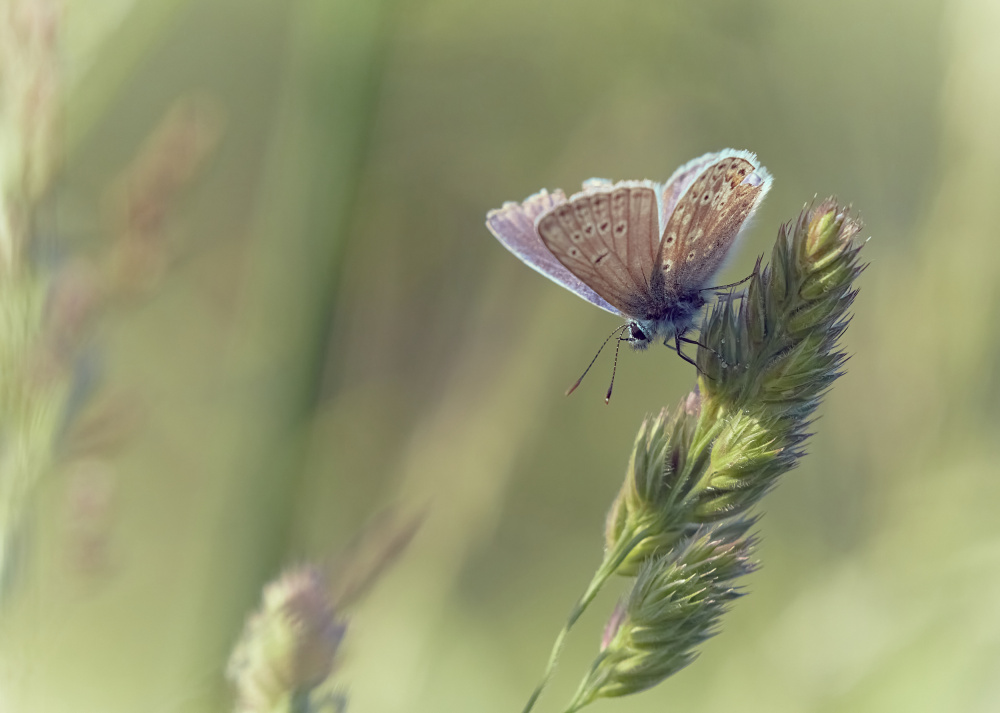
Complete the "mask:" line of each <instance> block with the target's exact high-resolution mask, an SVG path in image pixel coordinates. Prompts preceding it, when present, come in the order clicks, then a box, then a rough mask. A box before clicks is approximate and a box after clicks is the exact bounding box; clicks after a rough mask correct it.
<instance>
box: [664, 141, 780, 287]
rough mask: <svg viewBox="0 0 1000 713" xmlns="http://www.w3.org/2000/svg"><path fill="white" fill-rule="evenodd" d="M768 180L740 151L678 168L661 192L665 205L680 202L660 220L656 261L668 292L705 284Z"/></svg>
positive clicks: (750, 156) (767, 186)
mask: <svg viewBox="0 0 1000 713" xmlns="http://www.w3.org/2000/svg"><path fill="white" fill-rule="evenodd" d="M771 182H772V179H771V176H770V174H769V173H768V172H767V169H765V168H764V167H763V166H761V165H760V163H759V162H758V161H757V157H756V156H754V155H753V154H751V153H749V152H745V151H731V150H730V151H725V152H722V153H719V154H709V155H706V156H703V157H701V158H700V159H695V161H692V162H691V163H689V164H687V165H686V166H682V167H681V168H680V169H678V171H677V172H676V173H675V174H674V176H673V177H671V180H670V181H668V182H667V184H666V186H665V188H664V197H663V200H662V203H663V205H664V206H667V205H669V203H670V201H671V200H673V194H674V193H679V198H678V199H676V200H675V201H674V205H673V207H672V209H671V210H670V211H669V212H668V213H667V216H668V217H667V218H666V220H665V221H664V222H665V227H664V229H663V237H662V239H661V241H660V248H659V256H658V257H659V259H658V260H657V262H658V264H659V265H660V266H661V269H662V270H663V274H664V278H665V283H666V289H667V291H668V292H672V293H674V294H684V293H686V292H691V291H692V290H699V289H702V288H703V287H705V286H706V284H707V283H708V280H709V279H711V277H712V275H714V274H715V273H716V272H718V270H719V268H720V267H721V266H722V263H723V261H724V260H725V258H726V255H727V253H728V252H729V249H730V248H731V247H732V245H733V243H734V242H735V241H736V238H737V237H738V236H739V234H740V232H741V230H742V229H743V227H744V226H745V225H746V223H747V221H748V220H749V219H750V217H751V216H752V215H753V213H754V211H755V210H756V209H757V206H758V205H760V202H761V201H762V200H763V198H764V196H765V195H766V194H767V192H768V190H769V189H770V187H771ZM685 184H687V187H686V188H684V185H685ZM682 188H683V190H680V189H682Z"/></svg>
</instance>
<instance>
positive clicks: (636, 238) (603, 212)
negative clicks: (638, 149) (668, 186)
mask: <svg viewBox="0 0 1000 713" xmlns="http://www.w3.org/2000/svg"><path fill="white" fill-rule="evenodd" d="M656 213H657V211H656V194H655V192H654V190H653V189H652V188H649V187H647V186H634V185H633V186H627V185H626V186H622V185H619V186H615V187H612V188H610V190H609V189H608V188H605V187H601V188H596V189H592V190H587V191H584V192H583V193H578V194H577V195H575V196H573V197H572V198H571V199H570V200H569V202H568V203H566V204H563V205H559V206H556V207H555V208H553V209H551V210H549V211H548V212H547V213H544V214H542V215H541V216H540V217H539V218H538V221H537V227H538V234H539V236H541V239H542V242H543V243H544V244H545V246H546V247H547V248H548V249H549V250H550V251H551V252H552V254H553V255H555V256H556V258H557V259H558V260H559V262H561V263H562V264H563V265H565V266H566V268H567V269H568V270H569V271H570V272H572V273H573V274H574V275H576V276H577V277H578V278H579V279H581V280H582V281H583V282H585V283H587V285H589V286H590V287H591V288H593V290H594V291H595V292H597V294H599V295H600V296H601V297H603V298H604V299H605V300H607V301H608V302H609V303H611V304H612V305H614V306H615V307H617V308H618V309H619V310H621V311H622V312H624V313H625V314H629V315H635V314H637V313H639V312H640V311H641V308H642V306H643V305H644V304H648V302H649V300H650V296H649V277H650V273H651V271H652V268H653V265H654V264H655V257H656V249H657V248H656V245H657V243H658V242H659V239H658V237H659V236H658V233H659V223H658V219H657V214H656Z"/></svg>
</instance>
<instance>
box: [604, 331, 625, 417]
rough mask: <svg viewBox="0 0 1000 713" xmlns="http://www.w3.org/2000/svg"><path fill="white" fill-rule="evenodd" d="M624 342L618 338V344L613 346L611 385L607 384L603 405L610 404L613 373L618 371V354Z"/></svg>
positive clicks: (613, 385)
mask: <svg viewBox="0 0 1000 713" xmlns="http://www.w3.org/2000/svg"><path fill="white" fill-rule="evenodd" d="M624 341H626V340H624V339H622V338H621V337H618V344H616V345H615V365H614V366H613V367H611V383H610V384H608V394H607V396H605V397H604V403H605V404H610V403H611V389H613V388H615V372H616V371H618V352H619V350H620V349H621V348H622V342H624Z"/></svg>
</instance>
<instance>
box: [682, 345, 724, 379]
mask: <svg viewBox="0 0 1000 713" xmlns="http://www.w3.org/2000/svg"><path fill="white" fill-rule="evenodd" d="M681 342H684V343H686V344H697V345H698V346H699V347H705V349H708V351H710V352H712V353H713V354H715V355H716V356H718V353H717V352H716V351H715V350H714V349H711V348H709V347H706V346H705V345H704V344H702V343H701V342H698V341H695V340H694V339H685V338H684V337H682V336H680V335H679V334H675V335H674V351H676V352H677V355H678V356H679V357H680V358H681V359H683V360H684V361H686V362H687V363H688V364H691V365H692V366H694V368H695V369H697V370H698V373H699V374H701V375H702V376H704V377H705V378H706V379H709V380H711V381H714V379H712V377H711V376H709V375H708V374H706V373H705V372H704V371H702V370H701V367H700V366H698V362H696V361H694V360H693V359H691V358H690V357H689V356H687V355H686V354H685V353H684V352H682V351H681Z"/></svg>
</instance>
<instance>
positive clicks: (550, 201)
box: [486, 149, 772, 398]
mask: <svg viewBox="0 0 1000 713" xmlns="http://www.w3.org/2000/svg"><path fill="white" fill-rule="evenodd" d="M771 183H772V178H771V175H770V174H769V173H768V172H767V169H765V168H764V167H763V166H762V165H761V164H760V162H759V161H758V160H757V156H756V155H754V154H752V153H750V152H749V151H737V150H734V149H725V150H723V151H720V152H717V153H707V154H705V155H704V156H701V157H699V158H696V159H694V160H692V161H689V162H688V163H686V164H684V165H683V166H681V167H680V168H678V169H677V170H676V171H674V174H673V175H672V176H671V177H670V178H669V179H668V180H667V182H666V183H663V184H660V183H654V182H652V181H620V182H618V183H612V182H611V181H609V180H606V179H590V180H588V181H585V182H584V184H583V190H582V191H581V192H579V193H576V194H574V195H572V196H571V197H570V198H569V199H567V198H566V194H565V193H563V192H562V191H561V190H556V191H553V192H552V193H549V192H548V191H546V190H544V189H543V190H542V191H540V192H538V193H536V194H534V195H533V196H530V197H528V198H527V199H525V200H524V202H522V203H520V204H519V203H513V202H508V203H504V204H503V207H501V208H499V209H497V210H492V211H490V212H489V213H488V214H487V216H486V225H487V227H488V228H489V230H490V232H492V233H493V235H494V236H495V237H496V238H497V240H499V241H500V242H501V243H502V244H503V246H504V247H506V248H507V249H508V250H510V251H511V252H512V253H514V254H515V255H516V256H517V257H519V258H520V259H521V260H522V261H523V262H524V263H526V264H527V265H528V266H530V267H532V268H534V269H535V270H537V271H538V272H540V273H542V274H543V275H545V276H546V277H548V278H549V279H551V280H553V281H555V282H557V283H559V284H560V285H562V286H563V287H565V288H566V289H568V290H570V291H571V292H573V293H575V294H577V295H579V296H580V297H582V298H583V299H585V300H587V301H588V302H590V303H592V304H595V305H597V306H598V307H600V308H601V309H603V310H606V311H608V312H610V313H612V314H615V315H618V316H621V317H624V318H625V319H626V320H627V321H626V322H625V324H624V325H622V326H621V327H620V328H619V329H618V330H616V332H615V333H612V335H611V336H612V337H613V336H615V334H618V335H619V344H620V343H621V342H622V341H625V342H628V343H629V344H631V346H633V347H634V348H636V349H644V348H646V347H647V346H649V344H651V343H652V342H653V341H654V340H657V339H663V343H664V344H665V345H667V346H669V343H670V341H671V339H672V340H673V341H674V348H675V350H676V351H677V353H678V354H679V355H680V356H681V357H682V358H684V359H685V360H687V361H689V362H691V363H694V362H692V361H691V359H689V358H688V357H687V356H685V355H684V354H683V352H682V351H681V346H680V345H681V342H685V343H689V344H697V342H695V341H694V340H690V339H686V338H685V337H684V334H685V333H686V332H687V331H688V330H689V329H691V327H692V326H693V325H694V320H695V317H696V316H697V314H698V312H699V311H700V310H701V308H702V307H704V306H705V304H706V303H707V300H706V299H705V298H704V297H703V293H705V292H708V291H710V290H713V289H718V287H707V285H708V284H709V281H710V280H711V278H712V276H713V275H714V274H715V273H717V272H718V271H719V268H720V267H721V266H722V264H723V262H724V260H725V258H726V255H727V254H728V253H729V250H730V248H731V247H732V246H733V244H734V243H735V242H736V239H737V238H738V237H739V235H740V234H741V233H742V232H743V229H744V228H745V226H746V225H747V223H748V221H749V220H750V218H751V216H752V215H753V213H754V211H755V210H756V209H757V207H758V206H759V205H760V203H761V201H762V200H763V199H764V196H765V195H766V194H767V192H768V190H769V189H770V188H771ZM737 284H739V283H737ZM723 287H731V285H725V286H723ZM608 339H611V337H608ZM605 343H607V341H605ZM598 353H600V352H598ZM595 359H596V357H595ZM591 364H593V362H591ZM589 368H590V367H588V369H589ZM584 374H586V372H584ZM613 378H614V377H613V376H612V380H613ZM580 379H581V380H582V379H583V377H582V376H581V377H580ZM577 384H579V381H577ZM573 388H576V384H575V385H574V386H573V387H571V389H570V391H572V390H573ZM609 398H610V390H609Z"/></svg>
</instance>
